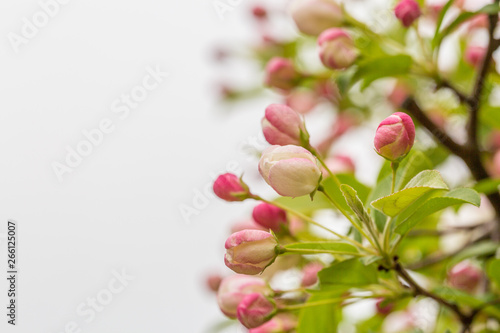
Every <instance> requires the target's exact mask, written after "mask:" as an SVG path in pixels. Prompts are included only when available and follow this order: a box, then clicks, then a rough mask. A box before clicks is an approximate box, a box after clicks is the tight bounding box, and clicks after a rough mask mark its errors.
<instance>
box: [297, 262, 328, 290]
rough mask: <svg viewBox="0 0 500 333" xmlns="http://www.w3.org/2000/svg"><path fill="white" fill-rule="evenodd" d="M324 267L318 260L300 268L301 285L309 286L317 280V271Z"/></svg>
mask: <svg viewBox="0 0 500 333" xmlns="http://www.w3.org/2000/svg"><path fill="white" fill-rule="evenodd" d="M323 268H324V267H323V265H322V264H320V263H319V262H310V263H308V264H307V265H305V266H304V268H303V269H302V286H303V287H310V286H312V285H315V284H316V282H318V272H319V271H320V270H322V269H323Z"/></svg>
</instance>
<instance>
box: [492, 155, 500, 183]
mask: <svg viewBox="0 0 500 333" xmlns="http://www.w3.org/2000/svg"><path fill="white" fill-rule="evenodd" d="M491 169H492V170H491V173H492V174H493V176H495V177H500V150H497V151H496V153H495V155H493V165H492V168H491Z"/></svg>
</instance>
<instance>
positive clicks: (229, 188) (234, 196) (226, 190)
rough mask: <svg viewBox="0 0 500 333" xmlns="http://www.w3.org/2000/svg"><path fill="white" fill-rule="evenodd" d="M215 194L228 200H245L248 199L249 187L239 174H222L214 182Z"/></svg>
mask: <svg viewBox="0 0 500 333" xmlns="http://www.w3.org/2000/svg"><path fill="white" fill-rule="evenodd" d="M213 190H214V193H215V195H217V196H218V197H219V198H221V199H223V200H226V201H243V200H245V199H248V197H249V195H250V192H249V191H248V187H247V186H246V184H245V183H243V181H242V180H241V179H240V178H238V176H236V175H234V174H232V173H225V174H223V175H220V176H219V177H218V178H217V179H216V180H215V182H214V185H213Z"/></svg>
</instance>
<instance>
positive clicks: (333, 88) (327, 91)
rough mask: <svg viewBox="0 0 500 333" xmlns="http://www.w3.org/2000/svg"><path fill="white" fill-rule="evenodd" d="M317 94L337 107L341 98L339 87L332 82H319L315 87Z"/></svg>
mask: <svg viewBox="0 0 500 333" xmlns="http://www.w3.org/2000/svg"><path fill="white" fill-rule="evenodd" d="M316 90H317V92H318V94H319V95H320V96H322V97H324V98H326V99H327V100H329V101H330V102H332V103H333V104H335V105H337V104H338V103H339V101H340V99H341V98H342V97H341V96H340V91H339V87H338V86H337V84H336V83H335V81H333V80H324V81H319V82H318V83H317V86H316Z"/></svg>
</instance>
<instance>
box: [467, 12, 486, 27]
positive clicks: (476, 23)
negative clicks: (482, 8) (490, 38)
mask: <svg viewBox="0 0 500 333" xmlns="http://www.w3.org/2000/svg"><path fill="white" fill-rule="evenodd" d="M489 26H490V22H489V21H488V15H486V14H479V15H476V16H474V17H473V18H472V19H470V21H469V30H473V29H484V28H488V27H489Z"/></svg>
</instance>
